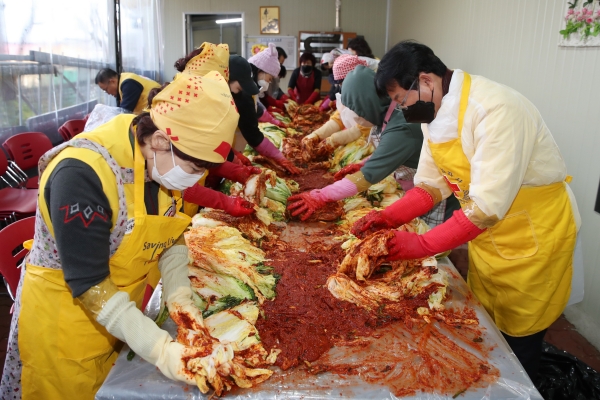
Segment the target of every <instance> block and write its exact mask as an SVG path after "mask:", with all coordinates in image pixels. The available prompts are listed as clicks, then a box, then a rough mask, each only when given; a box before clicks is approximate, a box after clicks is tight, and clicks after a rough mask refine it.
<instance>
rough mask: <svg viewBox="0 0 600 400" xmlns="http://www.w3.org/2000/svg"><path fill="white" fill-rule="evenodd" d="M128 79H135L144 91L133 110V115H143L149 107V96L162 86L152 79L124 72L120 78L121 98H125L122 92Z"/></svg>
mask: <svg viewBox="0 0 600 400" xmlns="http://www.w3.org/2000/svg"><path fill="white" fill-rule="evenodd" d="M127 79H133V80H134V81H136V82H138V83H139V84H141V85H142V87H143V90H142V94H140V98H139V99H138V102H137V104H136V105H135V108H134V109H133V113H134V114H135V115H138V114H141V113H142V112H143V111H144V110H145V109H146V108H147V107H148V94H149V93H150V90H152V89H154V88H159V87H160V84H158V82H155V81H153V80H152V79H148V78H146V77H145V76H140V75H137V74H132V73H131V72H123V73H121V75H120V78H119V98H121V99H122V98H123V92H122V91H121V85H122V84H123V82H124V81H125V80H127Z"/></svg>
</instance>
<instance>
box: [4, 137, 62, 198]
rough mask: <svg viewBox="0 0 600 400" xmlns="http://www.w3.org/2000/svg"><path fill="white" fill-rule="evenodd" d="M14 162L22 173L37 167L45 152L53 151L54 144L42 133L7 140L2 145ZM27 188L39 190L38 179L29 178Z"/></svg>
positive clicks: (26, 183)
mask: <svg viewBox="0 0 600 400" xmlns="http://www.w3.org/2000/svg"><path fill="white" fill-rule="evenodd" d="M2 147H4V149H5V150H6V152H7V153H8V155H9V157H10V158H11V160H12V161H14V163H15V164H16V165H17V166H18V168H19V169H20V171H21V172H22V173H24V172H23V171H24V170H26V169H30V168H35V167H37V164H38V160H39V159H40V157H41V156H42V155H44V153H45V152H47V151H48V150H50V149H52V147H53V146H52V142H51V141H50V139H49V138H48V136H46V135H45V134H44V133H42V132H24V133H19V134H16V135H14V136H11V137H9V138H8V139H6V141H5V142H4V143H2ZM25 187H26V188H28V189H37V188H38V177H37V176H34V177H32V178H27V181H26V182H25Z"/></svg>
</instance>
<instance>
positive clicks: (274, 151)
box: [254, 137, 285, 161]
mask: <svg viewBox="0 0 600 400" xmlns="http://www.w3.org/2000/svg"><path fill="white" fill-rule="evenodd" d="M254 150H256V151H258V153H259V154H260V155H261V156H265V157H269V158H272V159H273V160H275V161H279V160H281V159H285V156H284V155H283V154H282V153H281V151H279V149H278V148H277V147H275V145H274V144H273V143H271V141H270V140H269V139H267V138H266V137H265V138H264V139H263V141H262V142H260V144H259V145H258V146H256V147H255V148H254Z"/></svg>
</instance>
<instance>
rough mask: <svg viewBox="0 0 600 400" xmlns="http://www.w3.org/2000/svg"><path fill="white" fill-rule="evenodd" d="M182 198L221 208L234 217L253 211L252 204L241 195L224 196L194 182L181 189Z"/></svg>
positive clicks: (201, 204)
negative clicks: (188, 186)
mask: <svg viewBox="0 0 600 400" xmlns="http://www.w3.org/2000/svg"><path fill="white" fill-rule="evenodd" d="M183 200H184V201H187V202H189V203H194V204H198V205H200V206H202V207H210V208H216V209H218V210H223V211H225V212H226V213H227V214H229V215H232V216H234V217H242V216H244V215H249V214H252V213H253V212H254V204H252V203H251V202H249V201H246V200H244V199H242V198H241V197H235V196H231V197H230V196H226V195H224V194H223V193H221V192H217V191H216V190H212V189H209V188H206V187H204V186H200V185H199V184H195V185H194V186H192V187H191V188H187V189H185V190H184V191H183Z"/></svg>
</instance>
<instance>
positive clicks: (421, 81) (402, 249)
mask: <svg viewBox="0 0 600 400" xmlns="http://www.w3.org/2000/svg"><path fill="white" fill-rule="evenodd" d="M375 82H376V86H377V89H378V92H380V93H386V94H388V95H389V96H390V97H391V98H392V99H393V100H394V101H396V102H398V103H399V105H400V106H401V107H402V111H403V113H404V115H405V118H406V120H407V121H408V122H421V123H423V125H422V127H423V135H424V139H425V140H424V142H423V148H422V151H421V157H420V160H419V165H418V168H417V173H416V175H415V186H416V187H415V188H414V189H412V190H409V191H408V192H407V193H406V195H405V196H404V197H403V198H402V199H401V200H400V201H398V202H396V203H394V204H393V205H392V206H391V207H389V208H387V209H385V210H384V211H382V212H373V213H371V214H369V215H367V216H366V217H365V219H364V220H362V221H359V222H357V225H355V229H354V231H355V233H356V234H360V233H361V232H365V231H366V230H367V229H373V228H377V229H391V228H394V227H397V226H400V225H402V224H404V223H406V222H408V221H410V220H411V219H413V218H415V217H416V216H418V215H421V214H423V212H424V211H426V210H428V209H430V208H431V207H433V205H434V204H436V203H437V202H439V201H440V200H441V199H444V198H447V197H448V196H450V195H451V194H454V195H455V196H456V197H457V198H458V199H459V201H460V203H461V209H460V210H457V211H455V212H454V215H453V217H451V218H450V219H449V220H448V221H446V222H444V223H443V224H441V225H439V226H437V227H436V228H434V229H432V230H431V231H429V232H428V233H426V234H424V235H417V234H411V233H407V232H399V231H398V232H397V233H396V234H395V237H394V238H392V239H391V240H390V241H389V242H388V249H389V251H390V259H414V258H421V257H425V256H430V255H434V254H437V253H440V252H443V251H446V250H449V249H452V248H455V247H456V246H458V245H460V244H463V243H466V242H469V273H468V284H469V286H470V287H471V289H472V290H473V293H475V295H476V296H477V298H478V299H479V300H480V301H481V303H482V304H483V306H484V307H485V309H486V310H487V312H488V313H489V314H490V316H491V317H492V318H493V319H494V321H495V323H496V325H497V326H498V328H499V329H500V330H501V331H502V332H503V334H504V337H505V338H506V339H507V341H508V343H509V344H510V346H511V348H512V349H513V351H514V352H515V354H516V355H517V357H518V358H519V360H520V361H521V364H523V366H524V368H525V371H526V372H527V373H528V374H529V375H530V377H531V379H532V380H533V381H534V382H535V380H536V374H537V369H538V366H539V358H540V355H541V343H542V340H543V337H544V333H545V331H546V329H547V328H548V327H549V326H550V325H551V324H552V323H553V322H554V321H555V320H556V319H557V318H558V317H559V316H560V314H561V313H562V311H563V309H564V308H565V306H566V304H567V301H568V299H569V295H570V291H571V277H572V265H573V251H574V248H575V239H576V236H577V230H578V228H579V225H580V217H579V213H578V211H577V205H576V203H575V199H574V197H573V195H572V192H571V191H570V189H569V186H568V185H567V182H566V181H567V180H568V178H567V174H566V166H565V163H564V161H563V158H562V156H561V154H560V152H559V150H558V147H557V145H556V143H555V142H554V139H553V138H552V135H551V134H550V131H549V130H548V127H547V126H546V125H545V123H544V121H543V119H542V117H541V116H540V114H539V112H538V110H537V109H536V108H535V107H534V106H533V104H531V102H529V101H528V100H527V99H526V98H525V97H524V96H522V95H521V94H520V93H518V92H516V91H515V90H513V89H510V88H508V87H506V86H503V85H500V84H498V83H496V82H492V81H490V80H488V79H485V78H483V77H480V76H470V75H469V74H467V73H466V72H463V71H460V70H454V71H451V70H449V69H447V68H446V66H445V65H444V64H443V63H442V61H441V60H440V59H439V58H437V57H436V56H435V55H434V54H433V51H432V50H431V49H429V48H428V47H426V46H424V45H421V44H418V43H414V42H401V43H399V44H397V45H396V46H395V47H394V48H393V49H391V50H390V51H389V52H388V53H387V54H386V55H385V56H384V58H383V59H382V60H381V63H380V64H379V69H378V72H377V76H376V81H375ZM361 225H362V227H361Z"/></svg>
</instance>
